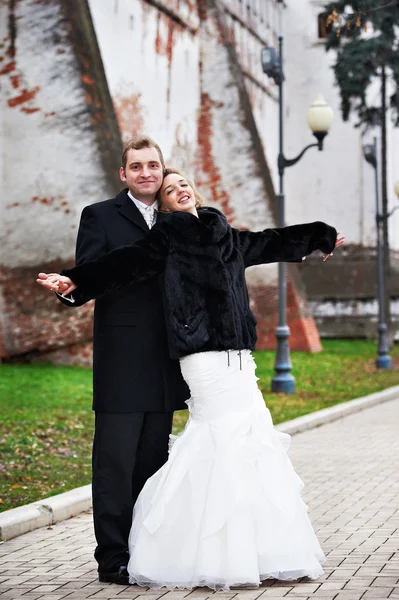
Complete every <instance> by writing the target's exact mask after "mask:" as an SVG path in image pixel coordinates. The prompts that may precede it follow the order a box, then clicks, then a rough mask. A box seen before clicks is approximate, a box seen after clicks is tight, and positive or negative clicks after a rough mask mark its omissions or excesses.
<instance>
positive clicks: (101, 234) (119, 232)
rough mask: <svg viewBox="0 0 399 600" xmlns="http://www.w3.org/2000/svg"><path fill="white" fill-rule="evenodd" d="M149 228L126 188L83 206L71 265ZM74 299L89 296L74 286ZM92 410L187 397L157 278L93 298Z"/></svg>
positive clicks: (167, 404) (140, 407) (180, 401)
mask: <svg viewBox="0 0 399 600" xmlns="http://www.w3.org/2000/svg"><path fill="white" fill-rule="evenodd" d="M148 232H149V229H148V227H147V225H146V223H145V221H144V218H143V217H142V215H141V214H140V211H139V210H138V209H137V208H136V206H135V205H134V203H133V202H132V200H131V199H130V198H129V196H128V195H127V190H123V191H122V192H120V193H119V194H118V195H117V196H116V198H113V199H111V200H105V201H104V202H99V203H97V204H92V205H90V206H87V207H86V208H85V209H84V210H83V212H82V217H81V222H80V226H79V232H78V239H77V245H76V263H77V264H79V265H80V264H82V263H86V262H87V261H90V260H93V259H96V258H98V257H99V256H101V255H103V254H106V253H107V252H109V251H110V250H113V249H115V248H118V247H120V246H124V245H128V244H132V243H134V242H136V241H138V240H140V239H142V238H144V237H146V236H147V234H148ZM73 296H74V298H75V303H74V304H71V303H70V302H68V301H67V300H63V299H61V301H62V302H63V303H64V304H66V305H67V306H72V307H77V306H81V305H82V304H84V303H85V302H87V301H88V300H90V298H89V297H88V296H85V295H84V293H82V290H75V292H74V293H73ZM93 384H94V389H93V409H94V410H95V411H100V412H112V413H129V412H155V411H156V412H172V411H174V410H178V409H182V408H187V407H186V405H185V403H184V401H185V400H186V399H187V398H188V397H189V391H188V388H187V385H186V384H185V382H184V381H183V378H182V376H181V372H180V366H179V363H178V361H176V360H171V359H170V358H169V355H168V347H167V340H166V330H165V322H164V309H163V306H162V299H161V291H160V282H159V280H158V279H157V278H153V279H152V280H151V281H147V282H145V283H142V284H139V285H129V286H126V287H124V288H123V289H119V290H116V291H114V292H112V293H110V294H108V295H106V296H104V297H102V298H98V299H97V300H96V305H95V310H94V331H93Z"/></svg>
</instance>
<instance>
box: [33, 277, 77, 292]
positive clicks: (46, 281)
mask: <svg viewBox="0 0 399 600" xmlns="http://www.w3.org/2000/svg"><path fill="white" fill-rule="evenodd" d="M36 281H37V283H39V284H40V285H42V286H43V287H45V288H47V289H49V290H51V291H52V292H58V293H59V294H62V295H63V296H66V295H68V294H70V293H71V292H73V291H74V290H76V287H77V286H76V285H75V284H74V283H73V281H72V279H70V278H69V277H65V276H64V275H59V274H58V273H49V274H47V273H39V275H38V278H37V279H36Z"/></svg>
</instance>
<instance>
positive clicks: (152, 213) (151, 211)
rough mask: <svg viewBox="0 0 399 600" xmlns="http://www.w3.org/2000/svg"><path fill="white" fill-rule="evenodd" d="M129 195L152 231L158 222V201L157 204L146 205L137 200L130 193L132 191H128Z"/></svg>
mask: <svg viewBox="0 0 399 600" xmlns="http://www.w3.org/2000/svg"><path fill="white" fill-rule="evenodd" d="M127 195H128V196H129V198H130V199H131V200H133V202H134V204H135V205H136V206H137V208H138V209H139V211H140V212H141V214H142V215H143V217H144V221H145V222H146V223H147V225H148V227H149V228H150V229H151V227H152V226H153V225H154V224H155V222H156V220H157V212H158V201H157V200H155V202H153V203H152V204H150V205H148V204H144V202H141V200H137V198H135V197H134V196H133V194H132V193H131V192H130V190H128V192H127Z"/></svg>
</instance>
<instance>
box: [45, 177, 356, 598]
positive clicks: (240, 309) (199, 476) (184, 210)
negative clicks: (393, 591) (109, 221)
mask: <svg viewBox="0 0 399 600" xmlns="http://www.w3.org/2000/svg"><path fill="white" fill-rule="evenodd" d="M160 201H161V204H162V209H163V210H164V211H166V212H165V213H164V214H162V215H161V214H160V215H159V218H158V219H157V223H156V225H155V226H154V227H153V228H152V229H151V231H150V233H149V235H148V236H147V238H145V239H143V240H140V241H139V242H137V243H135V244H133V245H131V246H126V247H124V248H119V249H117V250H114V251H112V252H110V253H108V254H106V255H104V256H102V257H101V258H99V259H97V260H95V261H91V262H87V263H85V264H82V265H80V266H79V267H75V268H73V269H70V270H65V271H63V272H62V275H57V274H56V275H51V276H49V277H48V278H47V279H45V280H43V279H38V283H40V284H41V285H44V286H46V287H49V288H50V289H53V290H57V291H58V290H62V291H63V293H64V294H68V293H70V292H72V291H73V290H74V289H75V288H76V287H77V286H79V287H82V288H84V289H85V292H87V293H88V294H90V295H91V297H92V298H95V297H98V296H99V295H102V294H104V293H106V292H108V291H110V290H112V289H114V288H115V287H120V286H122V285H124V284H128V283H131V282H141V281H143V280H145V279H148V278H149V277H154V276H159V275H161V277H160V281H161V285H162V289H163V298H164V309H165V318H166V324H167V330H168V343H169V352H170V355H171V357H172V358H179V359H180V366H181V370H182V374H183V377H184V378H185V380H186V381H187V383H188V385H189V387H190V392H191V398H190V400H189V402H188V405H189V411H190V416H189V420H188V422H187V425H186V427H185V429H184V431H183V432H182V433H181V434H179V435H178V436H177V437H174V438H173V439H172V440H171V447H170V453H169V459H168V462H167V463H166V464H165V465H164V466H163V467H162V468H161V469H160V470H159V471H158V472H157V473H155V475H153V476H152V477H151V478H150V479H148V481H147V483H146V484H145V486H144V488H143V490H142V492H141V494H140V496H139V498H138V500H137V502H136V504H135V507H134V513H133V522H132V528H131V531H130V537H129V552H130V561H129V565H128V571H129V576H130V582H131V583H137V584H139V585H142V586H150V587H155V588H158V587H162V586H165V587H167V588H171V589H173V588H192V587H196V586H208V587H210V588H212V589H224V590H228V589H230V588H231V587H232V586H248V585H250V586H254V585H255V586H257V585H259V584H260V582H261V581H262V580H264V579H267V578H275V579H283V580H294V579H298V578H300V577H305V576H306V577H310V578H312V579H313V578H317V577H319V576H320V575H321V574H322V573H323V570H322V567H321V565H322V563H323V562H324V555H323V552H322V550H321V548H320V545H319V543H318V541H317V538H316V535H315V533H314V531H313V528H312V525H311V523H310V520H309V517H308V514H307V508H306V505H305V504H304V502H303V500H302V499H301V494H300V492H301V488H302V483H301V480H300V479H299V477H298V476H297V475H296V473H295V471H294V469H293V467H292V464H291V462H290V460H289V458H288V456H287V449H288V445H289V440H290V438H289V436H288V435H286V434H282V433H279V432H278V431H276V430H275V429H274V427H273V423H272V419H271V416H270V412H269V410H268V409H267V407H266V406H265V403H264V400H263V397H262V394H261V392H260V390H259V389H258V386H257V383H256V381H257V378H256V376H255V368H256V366H255V363H254V360H253V358H252V356H251V350H253V349H254V348H255V343H256V329H255V325H256V321H255V318H254V317H253V315H252V313H251V311H250V308H249V298H248V292H247V287H246V284H245V275H244V271H245V268H246V267H249V266H251V265H256V264H262V263H270V262H277V261H300V260H302V258H303V257H304V256H306V255H308V254H310V253H311V252H313V251H315V250H320V251H321V252H322V253H323V254H324V256H323V259H324V260H326V259H327V258H328V256H329V255H330V254H331V253H332V251H333V250H334V248H335V247H339V246H340V245H342V243H343V241H344V238H343V237H340V238H338V237H337V232H336V230H335V229H334V228H333V227H330V226H328V225H326V224H325V223H321V222H315V223H309V224H303V225H295V226H292V227H285V228H283V229H266V230H264V231H261V232H250V231H238V230H236V229H234V228H232V227H230V225H229V224H228V223H227V220H226V218H225V217H224V216H223V214H222V213H220V212H219V211H218V210H216V209H214V208H209V207H206V208H205V207H202V206H201V197H200V196H199V194H198V192H197V190H196V188H195V186H194V184H193V183H191V182H190V181H189V180H188V179H187V177H186V176H185V175H184V174H182V173H180V172H179V171H176V170H173V169H167V170H166V171H165V176H164V180H163V184H162V187H161V190H160ZM172 437H173V436H172Z"/></svg>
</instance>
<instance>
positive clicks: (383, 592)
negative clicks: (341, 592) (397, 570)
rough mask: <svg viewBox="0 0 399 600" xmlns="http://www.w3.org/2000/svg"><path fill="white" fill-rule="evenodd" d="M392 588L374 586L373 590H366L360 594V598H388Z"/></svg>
mask: <svg viewBox="0 0 399 600" xmlns="http://www.w3.org/2000/svg"><path fill="white" fill-rule="evenodd" d="M392 591H393V590H392V589H389V588H374V589H373V590H368V591H366V592H365V594H364V595H363V596H362V600H380V598H390V597H391V593H392Z"/></svg>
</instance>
